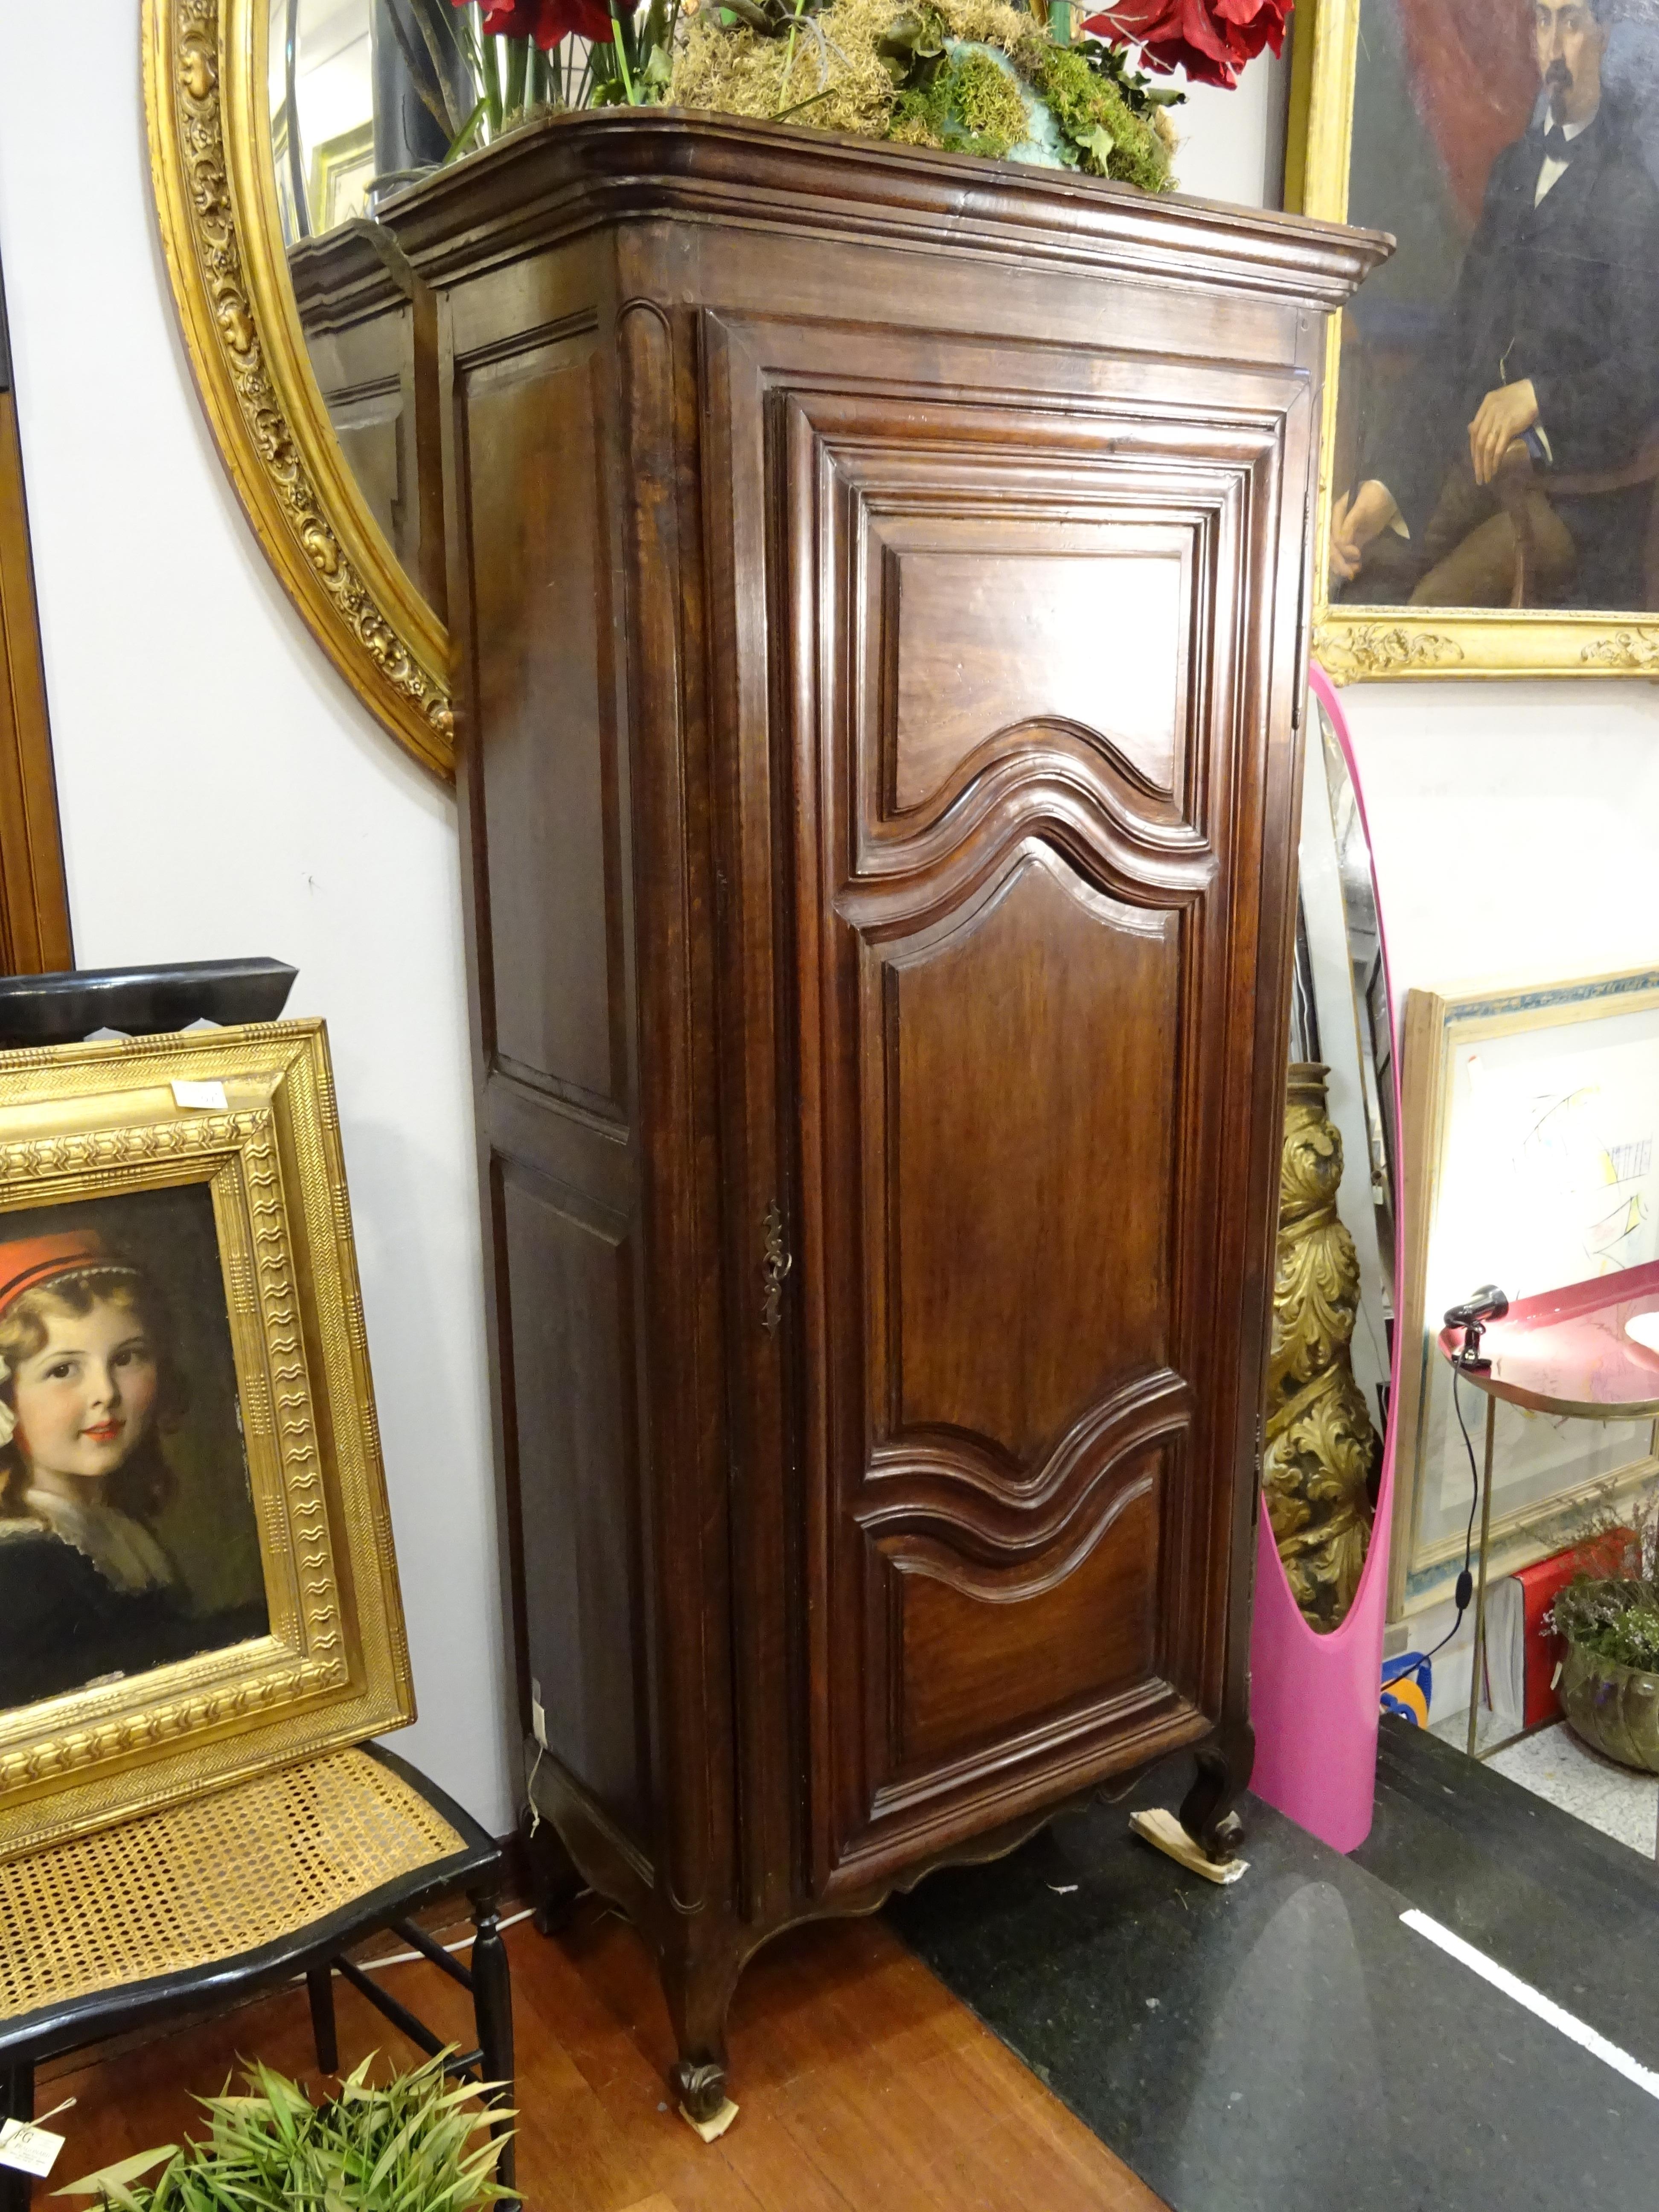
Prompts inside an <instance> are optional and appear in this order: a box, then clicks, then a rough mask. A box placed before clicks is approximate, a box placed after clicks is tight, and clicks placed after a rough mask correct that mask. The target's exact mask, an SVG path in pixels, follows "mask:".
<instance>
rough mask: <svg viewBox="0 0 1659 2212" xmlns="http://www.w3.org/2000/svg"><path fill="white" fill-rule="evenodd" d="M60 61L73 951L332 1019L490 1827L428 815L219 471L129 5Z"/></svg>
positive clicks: (413, 1607) (445, 871)
mask: <svg viewBox="0 0 1659 2212" xmlns="http://www.w3.org/2000/svg"><path fill="white" fill-rule="evenodd" d="M73 48H74V51H73V63H72V66H69V63H68V57H67V54H66V50H65V48H64V41H63V36H62V27H61V24H60V22H59V21H58V11H56V10H55V9H41V8H24V7H21V6H11V5H7V6H3V7H0V258H3V265H4V270H5V278H6V286H7V293H8V298H9V307H10V319H11V333H12V343H13V350H14V353H15V369H16V380H17V392H18V406H19V413H20V417H21V425H22V437H23V447H24V467H25V471H26V477H27V488H28V498H29V510H30V520H31V525H32V528H33V544H34V559H35V568H36V577H37V581H38V585H39V589H40V608H41V624H42V629H43V632H44V638H45V648H46V678H47V684H48V690H49V696H50V701H51V708H52V742H53V746H54V749H55V752H56V757H57V764H58V794H59V799H60V803H61V808H62V813H63V818H64V839H65V844H66V847H67V855H68V864H69V883H70V908H71V913H72V917H73V921H74V928H75V941H76V954H77V957H78V958H79V960H80V961H81V963H82V965H84V966H106V965H108V966H115V965H120V964H124V963H131V962H136V961H148V960H158V961H162V960H191V959H204V958H209V957H214V956H216V955H224V954H240V953H270V954H274V955H276V957H279V958H282V959H286V960H290V961H292V962H294V963H295V964H296V965H297V967H298V968H299V970H300V980H299V982H298V984H297V986H296V987H295V994H294V998H293V1000H292V1002H291V1010H292V1011H293V1012H295V1013H305V1014H312V1013H315V1014H322V1015H325V1017H326V1018H327V1020H328V1024H329V1031H330V1036H331V1042H332V1047H333V1053H334V1061H335V1072H336V1076H337V1085H338V1090H339V1097H340V1109H341V1117H342V1121H343V1127H344V1134H345V1150H346V1160H347V1168H348V1172H349V1176H350V1182H351V1194H352V1200H353V1207H354V1212H355V1215H356V1229H357V1248H358V1258H359V1261H360V1264H361V1267H362V1279H363V1296H364V1302H365V1305H366V1307H367V1310H368V1335H369V1346H370V1351H371V1353H372V1356H373V1358H374V1379H375V1385H376V1398H377V1401H378V1405H379V1410H380V1426H381V1431H382V1434H383V1437H384V1440H385V1447H386V1474H387V1478H388V1481H389V1483H390V1486H391V1492H392V1515H393V1519H394V1522H395V1524H396V1532H397V1542H398V1565H399V1567H400V1570H401V1572H402V1579H403V1589H404V1606H405V1608H406V1611H407V1614H408V1620H409V1630H410V1644H411V1646H412V1649H413V1654H414V1662H415V1681H416V1694H417V1696H418V1698H419V1701H420V1707H421V1719H420V1721H419V1723H418V1724H417V1725H416V1728H414V1729H411V1730H410V1731H409V1732H408V1733H407V1734H405V1735H403V1736H402V1737H400V1738H399V1739H398V1749H400V1750H402V1751H404V1752H406V1753H407V1754H408V1755H409V1756H410V1757H411V1758H413V1759H416V1761H417V1762H418V1763H420V1764H421V1765H422V1766H424V1767H425V1768H426V1769H427V1770H428V1771H429V1772H430V1773H431V1774H432V1775H433V1776H434V1777H435V1778H436V1779H437V1780H439V1781H440V1782H441V1783H442V1784H444V1785H445V1786H446V1787H447V1788H448V1789H449V1790H451V1791H452V1792H453V1794H454V1795H455V1796H457V1797H459V1799H460V1800H461V1801H462V1802H463V1803H465V1805H467V1806H468V1807H469V1808H471V1810H472V1811H473V1812H474V1813H475V1814H477V1816H478V1817H479V1818H480V1819H481V1820H484V1821H485V1822H486V1823H487V1824H488V1825H489V1826H491V1827H492V1828H494V1829H495V1830H496V1831H497V1832H501V1831H502V1830H504V1829H505V1827H506V1826H507V1824H508V1821H509V1819H510V1811H511V1808H510V1793H509V1790H508V1787H507V1765H506V1758H505V1752H504V1745H503V1735H504V1725H505V1721H504V1716H505V1710H506V1707H505V1695H504V1688H503V1680H502V1666H501V1634H500V1627H499V1620H498V1613H499V1607H498V1602H497V1594H496V1579H495V1576H496V1570H495V1557H496V1541H495V1510H494V1489H493V1480H492V1478H491V1475H490V1472H489V1425H488V1423H489V1412H488V1398H487V1392H486V1384H485V1377H484V1364H483V1323H482V1306H481V1298H482V1287H481V1285H482V1260H481V1255H480V1249H479V1229H478V1209H477V1187H476V1183H475V1180H474V1170H473V1159H472V1132H471V1085H470V1078H469V1073H468V1067H467V1043H466V1029H465V978H464V974H463V968H462V956H461V943H460V904H459V876H458V866H459V863H458V857H457V844H456V836H455V810H454V805H453V800H452V799H451V798H450V796H449V795H448V794H447V793H446V792H444V791H443V790H441V788H440V787H438V785H437V784H436V783H435V782H434V781H432V780H431V779H430V778H429V777H428V776H427V775H426V774H425V773H424V772H423V771H422V769H418V768H416V766H415V765H414V763H412V762H410V761H409V760H408V759H407V758H406V757H404V754H403V753H402V752H401V750H399V748H398V746H397V745H396V744H394V743H393V741H392V739H391V738H388V737H386V736H385V735H384V734H383V733H382V732H380V729H379V728H378V726H376V725H375V724H374V722H373V721H372V720H370V718H369V717H368V714H365V713H364V712H363V711H362V709H361V708H359V707H358V706H357V705H356V702H355V701H354V699H353V698H352V697H351V696H350V695H349V693H348V691H347V690H346V688H345V686H344V684H343V683H342V682H341V681H340V679H339V678H337V676H336V675H335V674H334V672H333V671H332V669H331V666H330V665H329V664H328V663H327V662H326V661H325V659H323V656H322V654H321V653H320V652H319V649H318V647H316V646H315V645H314V644H313V642H312V641H311V638H310V636H309V634H308V633H307V631H306V630H305V629H304V628H303V626H302V625H301V623H300V622H299V620H298V618H297V617H295V614H294V613H293V611H292V610H291V609H290V608H289V604H288V601H287V600H286V599H285V598H284V597H283V594H282V592H280V590H279V589H278V587H277V586H276V582H275V580H274V579H273V578H272V576H271V574H270V570H269V569H268V568H267V567H266V566H265V563H264V559H263V557H262V556H261V555H260V553H259V551H258V548H257V546H256V544H255V543H254V540H253V538H252V534H251V532H249V531H248V529H247V527H246V524H245V523H244V521H243V520H242V518H241V514H240V510H239V509H238V508H237V507H236V505H235V503H234V500H233V498H232V496H231V494H230V491H229V489H228V485H227V483H226V482H225V478H224V476H223V474H222V471H221V469H220V466H219V463H218V460H217V458H216V454H215V453H214V450H213V447H212V445H211V443H210V440H209V438H208V435H207V432H206V429H205V428H204V423H203V420H202V417H201V414H200V412H199V410H198V409H197V404H196V400H195V396H194V393H193V392H192V389H191V383H190V378H189V374H188V371H187V369H186V368H185V362H184V358H183V355H182V352H181V349H180V346H179V340H178V337H177V335H176V332H175V330H174V325H173V315H172V307H171V301H170V297H169V295H168V292H167V280H166V276H165V272H164V270H163V268H162V265H161V253H160V248H159V246H158V244H157V241H156V236H155V221H154V218H153V216H152V212H151V209H150V204H149V184H148V163H147V157H146V154H145V149H144V135H143V104H142V99H141V94H140V89H139V75H138V10H137V6H136V5H135V4H134V0H93V4H92V6H91V7H90V9H83V10H82V12H81V15H80V16H79V17H78V19H77V24H76V38H75V40H74V42H73ZM66 67H67V68H68V74H67V76H66V74H65V70H66ZM71 87H72V89H71ZM65 100H67V101H68V103H69V106H68V108H67V110H66V109H65V106H64V101H65Z"/></svg>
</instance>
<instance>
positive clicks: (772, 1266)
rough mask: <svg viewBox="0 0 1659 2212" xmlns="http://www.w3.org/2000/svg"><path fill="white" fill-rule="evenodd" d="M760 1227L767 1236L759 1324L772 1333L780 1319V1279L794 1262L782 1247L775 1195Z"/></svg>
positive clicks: (762, 1264)
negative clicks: (764, 1287) (763, 1293)
mask: <svg viewBox="0 0 1659 2212" xmlns="http://www.w3.org/2000/svg"><path fill="white" fill-rule="evenodd" d="M761 1226H762V1228H763V1231H765V1236H766V1256H765V1258H764V1259H763V1261H762V1262H761V1280H762V1281H763V1283H764V1284H765V1285H766V1294H765V1297H764V1298H763V1300H762V1304H761V1327H762V1328H763V1329H764V1330H765V1331H766V1333H767V1334H768V1335H769V1336H772V1335H775V1334H776V1332H777V1326H778V1323H779V1322H781V1320H782V1319H783V1279H784V1277H785V1276H786V1275H787V1273H789V1270H790V1269H791V1268H792V1267H793V1266H794V1264H795V1261H794V1255H793V1253H791V1252H787V1251H786V1250H785V1249H784V1244H783V1212H782V1209H781V1206H779V1204H778V1201H777V1200H776V1199H774V1200H772V1203H771V1204H770V1206H768V1207H767V1209H766V1218H765V1219H764V1220H763V1223H762V1224H761Z"/></svg>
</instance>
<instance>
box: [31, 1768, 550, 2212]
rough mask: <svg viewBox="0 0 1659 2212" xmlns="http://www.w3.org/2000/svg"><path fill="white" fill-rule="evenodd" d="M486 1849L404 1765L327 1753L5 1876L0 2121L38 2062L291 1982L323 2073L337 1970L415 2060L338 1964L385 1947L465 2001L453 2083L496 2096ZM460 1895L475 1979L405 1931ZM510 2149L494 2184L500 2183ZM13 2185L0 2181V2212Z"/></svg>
mask: <svg viewBox="0 0 1659 2212" xmlns="http://www.w3.org/2000/svg"><path fill="white" fill-rule="evenodd" d="M501 1879H502V1864H501V1848H500V1846H499V1844H497V1843H496V1842H495V1838H493V1837H492V1836H490V1835H489V1832H488V1831H487V1830H485V1829H483V1828H482V1827H480V1826H479V1825H478V1823H477V1821H476V1820H472V1819H471V1818H470V1817H469V1815H468V1814H465V1812H463V1811H462V1809H461V1808H460V1807H459V1805H457V1804H456V1803H455V1802H453V1799H451V1798H449V1797H447V1796H445V1795H444V1793H443V1792H442V1791H441V1790H439V1789H437V1788H436V1787H435V1784H432V1783H430V1782H428V1780H427V1779H426V1778H425V1777H424V1776H422V1774H420V1773H418V1772H417V1771H416V1769H415V1768H414V1767H412V1766H410V1765H409V1764H408V1763H407V1761H405V1760H404V1759H397V1758H395V1757H393V1756H392V1753H389V1752H385V1751H382V1750H380V1748H379V1747H368V1748H362V1749H360V1748H356V1747H353V1748H349V1749H346V1750H343V1751H335V1752H329V1753H325V1754H323V1755H322V1756H321V1757H319V1758H316V1759H307V1760H306V1761H304V1762H303V1763H302V1764H301V1765H295V1766H290V1767H285V1768H282V1769H279V1770H277V1771H275V1772H271V1773H265V1774H261V1775H258V1776H256V1777H254V1778H252V1780H250V1781H247V1782H243V1783H239V1784H234V1785H233V1786H232V1787H231V1788H229V1789H226V1790H215V1791H213V1792H211V1793H210V1794H208V1795H205V1796H201V1797H197V1798H194V1799H191V1800H190V1801H188V1802H185V1803H184V1804H182V1805H175V1806H173V1807H170V1808H167V1810H165V1811H163V1812H160V1813H152V1814H145V1815H144V1816H143V1817H142V1818H140V1819H138V1820H127V1821H123V1822H121V1823H120V1824H118V1826H113V1827H109V1828H102V1829H100V1830H98V1831H96V1832H94V1833H93V1834H90V1835H87V1836H78V1837H72V1838H69V1839H68V1840H67V1841H65V1842H63V1843H59V1844H52V1845H51V1846H49V1847H48V1848H47V1849H46V1850H40V1851H33V1852H30V1853H28V1854H27V1855H26V1856H25V1857H21V1858H15V1859H10V1860H8V1861H5V1862H0V2117H9V2116H12V2115H15V2116H16V2117H18V2118H28V2117H29V2116H30V2115H31V2114H32V2112H33V2075H34V2069H35V2068H36V2067H37V2066H38V2065H39V2064H40V2063H41V2062H42V2061H43V2060H45V2059H47V2058H51V2057H57V2056H58V2055H60V2054H62V2053H63V2052H64V2051H76V2050H80V2049H82V2048H83V2047H85V2046H86V2045H89V2044H93V2043H96V2042H99V2041H101V2040H102V2039H105V2038H106V2037H108V2036H112V2035H117V2034H125V2033H128V2032H129V2031H131V2030H132V2029H134V2028H137V2027H143V2026H145V2025H147V2024H148V2023H149V2022H151V2021H160V2020H161V2019H163V2018H165V2017H167V2015H172V2014H177V2013H180V2012H184V2011H191V2010H196V2009H197V2008H200V2007H202V2006H203V2005H204V2004H211V2003H213V2002H216V2001H224V2002H231V2001H234V2000H237V1999H240V1997H242V1996H245V1995H246V1994H247V1993H248V1992H250V1991H251V1990H256V1989H258V1988H259V1987H261V1986H264V1985H269V1984H276V1983H279V1982H283V1981H287V1980H290V1979H292V1978H295V1976H297V1975H299V1974H301V1973H303V1974H304V1975H305V1977H306V1978H307V1983H308V1984H309V1988H310V1994H311V2008H312V2019H313V2027H314V2029H315V2032H316V2037H317V2056H318V2063H319V2066H321V2067H322V2068H323V2069H324V2070H325V2071H332V2070H334V2069H335V2068H336V2067H337V2063H338V2053H337V2049H336V2045H335V2034H334V2011H333V1981H332V1975H333V1971H334V1970H335V1968H337V1969H338V1971H339V1972H341V1973H342V1974H343V1975H344V1976H345V1977H346V1978H348V1979H349V1980H350V1981H351V1982H352V1983H353V1984H355V1985H356V1987H357V1988H358V1989H360V1990H362V1992H363V1994H364V1995H365V1996H367V1997H368V1999H369V2000H370V2002H372V2003H374V2005H376V2006H377V2007H378V2008H380V2011H382V2012H383V2013H385V2014H386V2016H387V2017H388V2018H389V2019H390V2020H392V2021H393V2023H394V2024H395V2025H396V2026H397V2027H399V2028H401V2029H402V2030H403V2031H404V2033H405V2034H407V2035H409V2036H410V2038H411V2039H412V2040H413V2041H414V2042H415V2043H416V2044H417V2045H419V2046H420V2047H421V2048H422V2050H425V2051H437V2050H438V2049H440V2048H441V2045H440V2042H439V2039H438V2038H437V2037H436V2036H435V2035H434V2034H433V2033H432V2032H431V2030H430V2029H429V2028H428V2027H426V2026H425V2024H424V2022H422V2021H420V2020H418V2019H417V2018H416V2016H415V2015H413V2014H411V2013H410V2012H409V2011H408V2010H407V2009H406V2008H404V2006H402V2005H401V2004H399V2003H398V2002H397V2001H396V2000H395V1999H394V1998H392V1997H390V1996H387V1994H386V1991H385V1990H382V1989H381V1988H380V1986H379V1984H376V1983H374V1982H373V1981H371V1980H370V1979H369V1978H368V1977H367V1976H366V1975H364V1974H363V1972H362V1970H361V1969H360V1968H359V1967H357V1966H355V1965H354V1964H353V1963H352V1961H351V1960H349V1959H346V1958H344V1957H343V1956H342V1955H340V1954H343V1952H344V1950H345V1949H346V1948H347V1947H348V1946H349V1945H350V1944H353V1943H356V1942H360V1941H361V1940H362V1938H363V1937H365V1936H371V1935H373V1934H374V1933H375V1932H376V1931H378V1930H380V1929H387V1928H391V1929H397V1930H398V1933H399V1934H400V1935H401V1936H403V1937H404V1940H405V1941H407V1942H410V1943H411V1944H412V1945H413V1946H414V1947H415V1948H416V1949H417V1950H419V1951H421V1952H422V1953H423V1954H425V1955H426V1956H427V1957H428V1959H430V1960H432V1961H433V1963H434V1964H435V1966H440V1967H441V1969H442V1970H443V1971H444V1972H447V1973H448V1974H449V1975H451V1976H452V1977H453V1978H454V1979H455V1980H457V1981H459V1982H460V1983H462V1984H463V1985H464V1986H465V1987H466V1988H468V1989H470V1990H471V1992H472V1996H473V2000H474V2005H475V2008H476V2014H477V2033H478V2048H477V2050H475V2051H466V2052H463V2053H459V2054H457V2055H456V2057H454V2058H453V2060H452V2062H451V2067H452V2070H453V2071H454V2072H456V2073H458V2074H459V2073H475V2074H476V2075H477V2076H478V2078H480V2079H481V2080H483V2081H491V2082H501V2083H504V2084H507V2087H506V2089H505V2090H504V2091H503V2093H502V2096H501V2101H503V2102H506V2101H509V2100H510V2093H511V2076H512V2071H513V2024H512V2005H511V1995H510V1990H509V1987H508V1981H507V1954H506V1950H505V1948H504V1947H503V1945H502V1943H501V1935H500V1931H499V1929H498V1926H497V1922H496V1908H497V1903H498V1899H499V1895H500V1889H501ZM457 1890H464V1891H465V1892H466V1893H467V1895H468V1897H469V1899H470V1901H471V1911H472V1917H473V1919H474V1921H475V1923H476V1925H477V1936H476V1938H475V1941H474V1945H473V1963H472V1969H471V1972H468V1970H467V1969H466V1968H465V1967H464V1966H460V1965H459V1963H458V1962H457V1961H456V1960H454V1959H453V1958H452V1957H451V1956H450V1955H449V1954H447V1952H445V1951H443V1950H442V1949H441V1947H440V1946H438V1945H437V1944H436V1943H435V1942H433V1940H432V1938H431V1937H430V1936H428V1935H427V1934H426V1932H425V1931H424V1930H423V1929H421V1928H419V1927H417V1926H416V1925H414V1924H413V1923H412V1922H411V1921H410V1918H409V1916H410V1914H412V1913H414V1912H416V1911H419V1910H420V1909H421V1907H422V1905H426V1904H428V1903H430V1902H433V1901H435V1899H438V1898H440V1897H441V1896H442V1895H444V1894H445V1893H447V1892H451V1891H457ZM511 2167H512V2150H511V2146H510V2145H509V2146H508V2148H507V2152H506V2153H505V2154H503V2159H502V2164H501V2178H502V2179H503V2180H505V2181H507V2182H508V2183H510V2181H511V2178H512V2175H511ZM27 2203H28V2183H27V2179H25V2178H24V2177H23V2176H21V2175H12V2174H9V2173H8V2172H6V2170H5V2169H3V2168H0V2212H13V2208H14V2207H16V2208H19V2212H21V2208H22V2207H25V2206H27Z"/></svg>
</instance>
